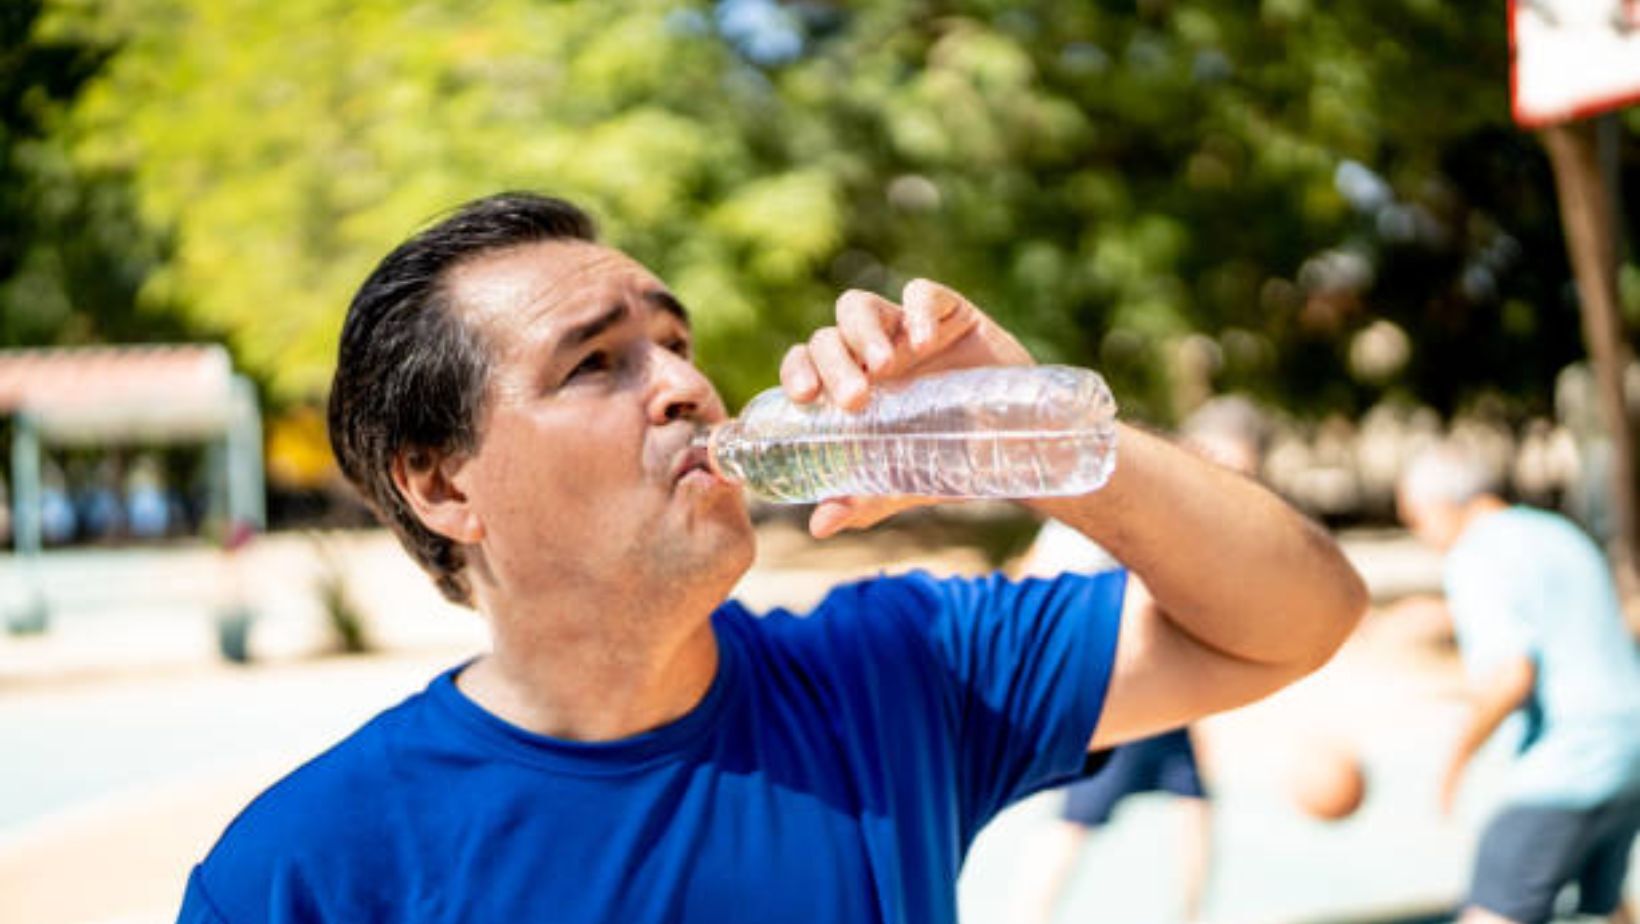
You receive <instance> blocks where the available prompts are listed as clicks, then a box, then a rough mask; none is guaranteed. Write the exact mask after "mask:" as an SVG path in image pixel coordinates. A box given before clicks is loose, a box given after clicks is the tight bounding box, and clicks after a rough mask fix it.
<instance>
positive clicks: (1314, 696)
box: [0, 524, 1497, 924]
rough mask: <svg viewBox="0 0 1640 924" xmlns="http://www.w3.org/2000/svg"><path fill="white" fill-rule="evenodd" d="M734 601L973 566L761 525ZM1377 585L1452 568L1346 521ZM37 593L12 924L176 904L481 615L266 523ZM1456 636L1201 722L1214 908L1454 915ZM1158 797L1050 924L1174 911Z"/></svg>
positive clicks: (982, 877) (1352, 652) (1007, 839)
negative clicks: (223, 554)
mask: <svg viewBox="0 0 1640 924" xmlns="http://www.w3.org/2000/svg"><path fill="white" fill-rule="evenodd" d="M761 533H762V534H761V544H760V548H761V551H760V558H759V563H758V566H757V567H756V568H754V570H753V571H752V572H751V573H750V574H748V576H747V578H746V579H745V581H744V583H743V585H742V587H741V588H740V592H739V595H740V596H742V597H743V598H744V599H747V600H748V601H749V602H751V603H752V605H754V606H758V607H767V606H774V605H788V606H793V607H801V606H806V605H808V604H809V603H811V602H812V601H813V600H815V599H817V598H818V597H819V595H820V594H822V593H823V592H824V590H825V588H827V587H829V586H831V585H832V584H833V583H835V582H837V581H838V580H842V579H847V578H850V577H855V576H863V575H869V574H873V573H876V572H877V571H878V570H879V569H884V568H887V569H889V570H898V569H901V568H905V567H910V566H913V565H921V566H928V567H930V568H931V569H933V570H937V571H951V572H966V571H974V570H977V569H980V568H982V567H983V563H982V561H981V559H980V558H979V556H978V555H977V554H975V553H969V552H958V553H940V554H933V553H930V552H929V551H927V550H926V549H924V548H921V547H919V546H917V545H916V544H914V543H909V542H906V541H904V540H903V539H897V538H896V537H895V536H894V535H892V534H889V535H878V536H867V537H862V538H858V539H853V540H847V541H841V542H837V541H834V542H832V543H828V544H826V545H825V546H823V547H817V546H816V545H814V544H813V543H810V542H809V541H808V540H807V539H806V538H805V537H804V536H802V535H801V534H800V533H798V532H797V531H795V530H794V529H792V528H790V527H788V526H783V525H780V524H772V525H768V526H765V527H763V529H762V531H761ZM1346 548H1347V550H1348V551H1349V553H1350V554H1351V556H1352V558H1354V559H1355V560H1356V561H1357V564H1358V565H1359V566H1360V567H1361V569H1362V571H1363V573H1365V574H1366V575H1367V577H1368V580H1369V583H1370V584H1371V585H1372V586H1373V587H1374V589H1375V592H1376V593H1377V594H1378V595H1380V596H1383V597H1386V598H1388V597H1396V596H1400V595H1402V594H1405V593H1410V592H1415V591H1419V590H1427V589H1433V587H1434V586H1435V583H1436V580H1435V579H1436V576H1437V574H1438V569H1437V567H1436V564H1435V562H1434V561H1433V559H1431V558H1430V557H1429V556H1428V555H1427V554H1425V553H1423V552H1422V551H1421V550H1419V549H1417V548H1416V547H1415V546H1413V545H1410V544H1409V543H1408V542H1407V541H1405V539H1404V537H1400V536H1398V535H1395V534H1382V535H1368V534H1361V535H1356V536H1352V537H1348V541H1347V542H1346ZM326 562H329V563H330V564H329V566H328V567H334V568H335V569H338V571H339V573H341V574H343V575H345V584H344V586H345V587H346V589H347V594H348V597H349V599H350V600H351V601H352V602H353V603H354V604H355V605H356V606H357V607H358V609H359V610H360V611H361V612H362V613H363V614H364V615H365V617H366V625H367V627H368V630H369V632H370V634H371V636H372V638H373V639H374V640H375V642H376V644H377V646H378V649H379V650H378V652H377V653H375V654H371V655H365V656H337V655H329V654H326V653H325V652H326V650H327V649H328V648H329V647H331V646H332V645H333V635H332V634H331V630H330V629H329V627H328V624H327V622H326V615H325V611H324V609H323V607H322V605H321V604H320V603H319V596H318V595H317V594H316V592H315V587H316V585H317V584H318V582H320V581H321V580H322V579H323V577H324V575H325V573H326V569H327V565H326ZM28 587H35V588H39V589H41V590H43V591H44V592H45V593H46V594H47V596H48V598H49V599H50V600H51V601H52V603H53V604H54V610H55V613H56V616H55V618H54V620H53V622H52V624H51V627H50V629H49V630H48V631H47V632H46V633H45V634H44V635H40V636H32V637H19V636H6V635H0V741H3V742H5V754H6V756H5V759H4V760H0V921H4V922H13V921H15V922H28V924H51V922H149V921H167V920H170V919H171V918H172V917H173V916H174V914H175V908H176V904H177V901H178V899H179V897H180V894H181V889H182V884H183V882H184V879H185V878H186V876H187V871H188V869H189V867H190V865H191V864H192V863H193V862H195V861H196V860H197V859H198V858H199V857H200V856H201V855H202V854H203V853H204V852H205V851H206V850H207V849H208V848H209V846H210V844H211V843H212V842H213V841H214V839H215V838H216V836H217V835H218V833H219V832H220V831H221V829H222V827H223V825H225V824H226V823H227V821H228V820H230V819H231V818H232V817H233V815H234V813H235V812H236V811H237V810H238V808H239V807H241V806H242V805H243V804H244V803H245V802H246V801H248V800H249V799H250V798H251V797H252V796H254V795H255V794H256V793H257V792H258V791H259V790H260V789H262V788H263V787H265V786H266V785H267V784H268V783H270V782H272V781H273V780H274V779H276V778H277V777H279V776H280V775H282V774H283V773H285V772H287V771H288V770H290V769H292V768H293V767H295V766H297V765H298V764H299V763H300V762H302V761H303V760H304V759H306V758H307V757H309V756H311V755H312V754H314V753H316V752H317V751H318V750H320V749H322V748H323V747H324V746H325V745H327V744H328V743H330V742H332V741H334V740H336V739H337V738H339V737H341V736H342V735H344V734H346V733H347V732H348V731H349V730H351V729H352V728H354V727H356V726H357V725H358V724H360V723H361V722H362V721H364V720H365V719H366V718H368V717H369V716H370V715H372V714H374V713H375V712H376V711H378V710H380V709H381V708H383V707H385V706H387V705H390V704H391V703H393V702H396V701H397V700H398V699H400V698H402V697H404V696H406V695H408V694H410V693H411V692H414V691H415V690H417V689H420V688H421V687H422V686H423V685H425V684H426V682H427V681H428V679H430V678H431V677H432V676H433V674H435V673H436V672H437V671H439V670H440V669H442V668H443V667H445V666H448V665H450V664H452V663H455V662H457V661H459V660H461V659H463V658H465V657H468V656H470V655H471V654H472V653H474V652H477V651H479V650H481V649H482V646H483V633H482V629H481V627H480V626H479V624H478V620H477V619H476V618H475V617H474V616H472V615H471V614H470V613H466V612H465V611H461V610H458V609H455V608H453V607H449V606H448V605H446V604H444V603H442V602H441V601H439V600H438V599H437V597H436V595H435V594H434V593H433V591H432V590H431V587H430V585H429V584H428V583H427V582H426V580H425V579H424V578H423V577H422V576H421V575H420V574H419V572H417V571H416V569H415V568H414V567H413V566H412V565H410V563H409V561H408V559H406V558H405V557H404V556H403V555H402V553H400V552H399V551H398V549H397V548H396V546H394V544H393V543H392V541H391V540H390V539H388V538H387V537H385V536H384V535H381V534H353V535H347V536H332V537H328V538H323V539H316V538H314V537H304V536H300V535H297V536H275V537H269V538H266V539H264V540H263V541H262V542H260V543H259V544H258V545H256V546H254V547H253V548H252V549H251V550H250V551H249V552H248V553H246V554H244V555H242V556H240V558H239V560H238V561H236V562H233V563H231V564H224V562H223V561H222V560H221V559H220V558H219V557H218V556H217V554H216V553H214V552H211V551H209V550H206V549H203V548H195V549H188V548H181V549H165V550H152V551H131V552H106V551H105V552H86V553H68V552H63V553H58V554H56V555H53V556H48V557H47V560H46V561H45V562H43V563H42V565H41V567H40V568H39V569H38V570H37V571H36V572H34V573H33V574H31V575H23V574H20V573H19V572H18V570H17V567H16V564H15V562H11V561H9V560H0V604H5V605H8V606H12V607H15V606H17V605H19V602H20V601H23V600H26V589H27V588H28ZM236 599H238V600H244V601H249V602H251V603H253V604H254V605H255V607H256V608H257V610H258V611H259V612H260V614H261V615H260V619H259V620H258V622H257V623H256V625H255V628H254V630H253V632H252V635H251V650H252V652H253V654H254V655H255V661H254V662H253V663H252V664H250V665H246V666H235V665H229V664H226V663H224V662H222V661H221V659H220V658H219V657H218V656H217V637H216V633H215V628H214V626H215V623H214V619H213V615H212V614H213V613H214V612H215V611H216V610H217V609H218V608H220V606H222V605H223V604H224V603H226V602H231V601H233V600H236ZM1455 682H1456V668H1455V663H1454V660H1453V658H1452V656H1451V652H1450V650H1449V649H1447V648H1446V647H1444V646H1443V645H1442V643H1441V640H1440V639H1439V638H1438V637H1436V636H1432V635H1431V634H1430V633H1428V632H1426V631H1424V629H1423V627H1422V626H1421V625H1420V624H1419V623H1418V622H1417V621H1416V620H1415V619H1406V620H1386V619H1383V618H1381V617H1378V616H1374V617H1369V620H1368V621H1367V622H1366V623H1365V624H1364V625H1363V627H1362V630H1361V631H1360V632H1359V633H1358V634H1357V636H1356V637H1355V638H1354V639H1352V641H1351V642H1350V644H1349V645H1347V646H1346V648H1345V650H1344V651H1343V652H1342V653H1341V655H1340V656H1339V658H1337V659H1336V660H1335V661H1334V663H1332V664H1331V665H1329V666H1328V667H1327V668H1325V669H1323V670H1322V671H1321V672H1319V673H1318V674H1316V675H1315V676H1313V677H1311V678H1310V679H1308V680H1306V681H1305V682H1303V683H1302V684H1299V685H1298V686H1296V687H1294V688H1292V689H1290V690H1287V691H1284V692H1283V693H1281V694H1278V695H1277V696H1275V697H1272V698H1271V699H1270V700H1267V701H1266V702H1264V703H1260V704H1258V705H1255V706H1253V707H1249V708H1247V709H1243V710H1238V711H1237V712H1234V713H1231V714H1227V715H1225V716H1221V717H1217V718H1215V719H1212V720H1210V721H1208V722H1205V723H1203V724H1202V725H1201V726H1200V728H1199V732H1200V736H1201V738H1202V740H1203V745H1204V758H1203V759H1204V764H1205V769H1206V771H1207V773H1208V774H1209V776H1210V779H1209V783H1210V786H1211V788H1212V790H1213V792H1214V795H1215V799H1214V814H1215V819H1216V822H1215V834H1214V841H1215V854H1216V862H1215V865H1214V870H1213V876H1212V880H1211V884H1210V888H1209V893H1208V900H1207V907H1206V914H1205V916H1206V917H1207V918H1209V919H1211V920H1215V921H1227V922H1269V924H1278V922H1321V921H1332V922H1342V921H1351V920H1353V921H1363V922H1364V921H1369V920H1377V921H1390V920H1396V921H1405V922H1411V921H1419V920H1442V919H1443V918H1442V916H1441V912H1442V910H1443V909H1445V908H1447V907H1449V906H1450V905H1451V903H1452V902H1453V901H1454V900H1455V899H1456V898H1457V896H1458V895H1459V893H1460V891H1461V889H1462V885H1463V881H1464V877H1465V875H1466V870H1467V864H1468V860H1469V850H1470V836H1471V835H1470V832H1471V830H1472V827H1473V825H1474V824H1475V823H1476V822H1477V820H1478V816H1479V814H1480V813H1481V811H1482V810H1483V809H1484V806H1485V804H1486V789H1487V784H1488V780H1489V779H1490V778H1492V777H1494V776H1495V771H1496V766H1497V761H1496V759H1495V755H1494V756H1493V757H1492V758H1489V759H1486V760H1483V762H1482V765H1481V766H1480V767H1479V768H1478V772H1477V773H1476V774H1475V776H1476V779H1475V781H1474V785H1472V786H1470V787H1469V788H1468V789H1467V790H1466V793H1465V797H1464V804H1463V805H1462V806H1461V809H1460V812H1459V817H1458V818H1456V819H1452V820H1443V819H1439V818H1436V817H1434V815H1433V812H1432V811H1431V810H1430V806H1432V805H1433V803H1434V800H1435V773H1436V770H1437V768H1438V767H1439V764H1440V761H1441V759H1442V757H1443V755H1444V747H1445V742H1446V741H1447V740H1449V738H1450V735H1451V733H1452V730H1453V728H1454V725H1455V722H1456V720H1457V717H1458V713H1457V711H1456V709H1455V706H1454V702H1453V700H1452V698H1451V697H1452V693H1453V692H1454V690H1455ZM1326 742H1332V743H1340V744H1344V745H1347V746H1349V747H1352V748H1354V749H1355V750H1356V751H1358V752H1359V754H1360V755H1361V758H1362V761H1363V764H1364V766H1365V769H1366V773H1367V779H1368V797H1367V800H1366V802H1365V804H1364V805H1363V807H1362V808H1361V810H1360V811H1358V812H1357V813H1356V814H1355V815H1354V816H1353V817H1351V818H1350V819H1348V820H1346V821H1343V822H1338V823H1332V824H1327V823H1322V822H1317V821H1313V820H1311V819H1309V818H1307V817H1305V816H1304V815H1302V814H1301V813H1300V812H1299V811H1298V810H1297V809H1296V808H1295V807H1294V805H1293V803H1292V800H1291V798H1290V790H1291V781H1290V777H1291V775H1292V773H1293V772H1294V771H1295V769H1296V768H1298V767H1300V766H1301V765H1302V763H1303V760H1304V757H1305V754H1306V753H1307V749H1308V748H1310V747H1313V746H1315V745H1317V744H1320V743H1326ZM1057 799H1058V796H1057V794H1053V793H1049V794H1044V795H1042V796H1038V797H1036V798H1034V799H1031V800H1029V801H1027V802H1025V803H1022V804H1021V805H1019V806H1016V807H1015V808H1013V809H1011V810H1009V812H1007V813H1005V814H1004V815H1003V816H1002V817H1001V818H999V819H998V820H997V821H996V822H995V823H994V824H993V825H992V826H991V827H990V828H989V829H987V831H986V832H985V833H984V834H983V835H982V836H981V838H980V841H979V843H978V844H977V845H976V848H975V851H974V853H973V855H972V857H971V859H970V862H969V865H968V867H967V869H966V871H965V873H964V876H963V880H962V883H961V896H960V897H961V904H962V910H963V916H964V920H965V921H967V922H968V924H1003V922H1013V921H1023V920H1024V919H1023V918H1022V916H1021V915H1022V909H1024V908H1026V907H1028V906H1029V905H1030V903H1031V901H1032V896H1033V894H1034V891H1035V890H1036V889H1038V888H1040V885H1041V883H1040V879H1041V876H1040V870H1041V869H1042V868H1044V867H1045V865H1046V864H1047V863H1048V862H1050V860H1051V857H1049V856H1048V852H1049V850H1050V849H1051V844H1052V843H1053V840H1054V838H1053V836H1052V835H1053V831H1054V828H1055V826H1056V824H1057V822H1056V821H1055V820H1054V813H1055V811H1056V809H1057ZM1170 812H1171V807H1170V806H1169V804H1168V803H1167V801H1166V799H1165V798H1163V797H1158V796H1145V797H1139V798H1136V799H1134V800H1131V801H1130V802H1129V803H1127V804H1125V805H1124V807H1123V808H1122V809H1121V811H1120V812H1119V813H1118V815H1117V817H1116V819H1115V820H1114V822H1113V823H1112V824H1111V825H1110V826H1109V827H1108V829H1107V830H1106V831H1104V832H1102V834H1101V835H1100V836H1099V837H1097V838H1096V839H1095V840H1094V841H1093V842H1092V843H1091V845H1090V846H1089V847H1088V849H1087V850H1085V851H1084V853H1083V854H1082V856H1081V857H1080V858H1079V860H1078V861H1077V863H1076V865H1075V875H1074V877H1073V879H1072V881H1071V884H1070V886H1069V888H1068V890H1067V891H1066V893H1065V894H1064V899H1063V902H1062V903H1061V906H1060V909H1059V911H1060V913H1059V914H1058V916H1057V917H1056V918H1055V920H1057V921H1062V922H1069V921H1082V920H1103V921H1119V922H1124V924H1143V922H1148V921H1168V920H1175V919H1176V914H1177V910H1176V908H1175V903H1176V899H1174V898H1173V896H1174V895H1175V894H1176V893H1177V866H1178V864H1177V862H1176V861H1177V852H1178V851H1177V845H1178V831H1177V824H1176V822H1175V820H1174V819H1173V818H1172V817H1171V816H1170Z"/></svg>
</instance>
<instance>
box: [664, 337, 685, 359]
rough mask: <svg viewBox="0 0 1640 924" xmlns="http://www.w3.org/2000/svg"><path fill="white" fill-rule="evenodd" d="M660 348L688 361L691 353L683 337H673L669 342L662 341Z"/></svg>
mask: <svg viewBox="0 0 1640 924" xmlns="http://www.w3.org/2000/svg"><path fill="white" fill-rule="evenodd" d="M661 346H662V347H664V348H665V349H667V350H670V351H672V352H673V353H676V354H678V355H679V356H682V357H683V358H684V359H688V358H689V357H690V355H691V354H692V353H693V350H692V349H691V346H690V343H689V341H688V340H687V339H685V338H683V337H673V338H671V339H670V340H665V341H662V343H661Z"/></svg>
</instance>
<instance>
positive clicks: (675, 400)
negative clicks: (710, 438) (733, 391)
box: [647, 346, 727, 424]
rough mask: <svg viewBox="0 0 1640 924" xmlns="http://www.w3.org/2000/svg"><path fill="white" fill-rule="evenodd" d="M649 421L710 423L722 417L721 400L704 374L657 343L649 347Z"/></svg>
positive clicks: (656, 422) (723, 413)
mask: <svg viewBox="0 0 1640 924" xmlns="http://www.w3.org/2000/svg"><path fill="white" fill-rule="evenodd" d="M650 357H651V359H650V375H649V395H648V399H647V407H648V410H649V420H650V422H651V423H654V424H666V423H672V422H674V421H678V420H684V421H705V422H713V421H716V420H721V419H722V418H724V417H725V416H727V415H726V413H725V412H724V410H723V402H722V401H721V400H720V399H719V398H718V394H717V389H715V388H713V387H712V383H711V381H710V380H708V379H707V378H706V375H705V373H703V372H701V371H700V369H699V368H697V367H696V366H695V364H694V363H692V362H690V361H689V360H687V359H685V358H684V357H682V356H679V355H678V354H676V353H674V352H672V351H671V350H668V349H664V348H662V347H659V346H656V347H653V348H652V349H651V350H650Z"/></svg>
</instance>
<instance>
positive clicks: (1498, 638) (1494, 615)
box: [1445, 550, 1533, 679]
mask: <svg viewBox="0 0 1640 924" xmlns="http://www.w3.org/2000/svg"><path fill="white" fill-rule="evenodd" d="M1465 551H1466V552H1469V553H1468V554H1458V553H1454V554H1453V555H1452V556H1451V557H1450V559H1449V561H1448V562H1447V568H1446V574H1445V585H1446V588H1445V589H1446V602H1447V608H1448V609H1449V610H1451V612H1452V623H1453V629H1454V630H1455V632H1456V633H1457V636H1458V642H1459V645H1458V650H1459V652H1460V654H1461V657H1462V659H1463V665H1464V671H1465V672H1466V673H1467V674H1468V675H1469V676H1470V677H1471V678H1472V679H1479V678H1480V677H1483V676H1485V675H1487V674H1489V673H1491V671H1492V670H1493V669H1494V668H1496V667H1497V666H1498V665H1499V664H1501V663H1503V662H1504V661H1507V660H1510V659H1513V658H1519V657H1530V656H1531V653H1532V647H1533V646H1532V633H1531V625H1530V623H1529V622H1528V620H1527V618H1526V613H1525V610H1526V608H1527V606H1528V603H1529V600H1528V599H1527V597H1528V596H1529V595H1530V594H1531V593H1532V588H1530V587H1528V586H1524V580H1525V579H1524V576H1522V575H1521V574H1519V573H1518V570H1517V569H1512V568H1509V567H1507V565H1505V564H1504V562H1503V561H1502V560H1497V559H1491V558H1489V557H1488V556H1485V555H1479V554H1474V553H1473V552H1470V551H1469V550H1465Z"/></svg>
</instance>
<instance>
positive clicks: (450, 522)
mask: <svg viewBox="0 0 1640 924" xmlns="http://www.w3.org/2000/svg"><path fill="white" fill-rule="evenodd" d="M464 462H465V460H464V459H462V458H459V457H452V456H445V455H442V454H440V453H438V452H434V451H433V450H430V449H403V450H400V451H399V454H398V455H396V456H394V457H393V484H394V485H395V486H396V487H397V488H398V489H399V495H400V496H401V497H403V498H404V502H405V503H407V504H409V505H410V509H411V510H412V511H414V512H415V514H416V519H418V520H420V521H421V524H422V525H423V526H425V527H427V528H428V529H430V530H432V531H433V532H435V533H438V534H439V535H440V536H443V537H445V538H446V539H449V540H451V541H452V542H458V543H462V544H471V543H474V542H477V541H479V540H480V539H483V538H484V524H483V522H482V521H481V520H479V518H478V513H477V511H475V510H474V509H473V507H472V504H471V503H470V502H469V501H468V498H467V493H466V491H464V490H463V489H462V487H461V483H460V479H458V478H457V477H456V475H457V473H458V472H459V471H460V469H461V466H462V464H463V463H464Z"/></svg>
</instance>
